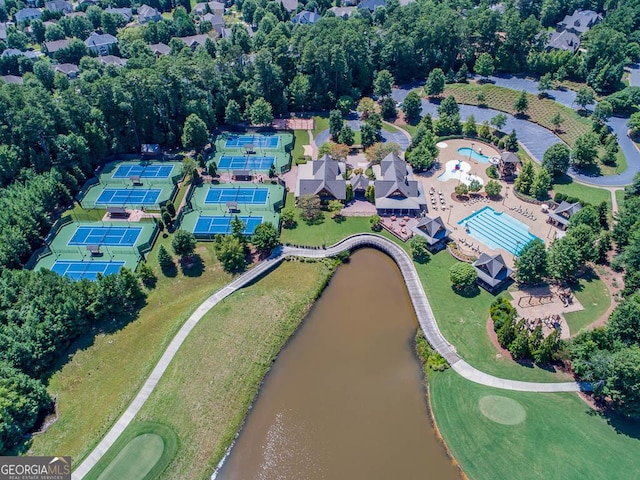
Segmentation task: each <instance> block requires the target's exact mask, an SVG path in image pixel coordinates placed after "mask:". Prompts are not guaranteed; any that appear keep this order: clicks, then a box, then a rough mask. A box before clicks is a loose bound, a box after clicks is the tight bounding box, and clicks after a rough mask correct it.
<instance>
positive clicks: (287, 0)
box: [278, 0, 298, 12]
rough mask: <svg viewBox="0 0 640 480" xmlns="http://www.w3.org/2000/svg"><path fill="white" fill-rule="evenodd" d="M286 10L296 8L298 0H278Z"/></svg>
mask: <svg viewBox="0 0 640 480" xmlns="http://www.w3.org/2000/svg"><path fill="white" fill-rule="evenodd" d="M278 2H279V3H281V4H282V6H283V7H284V9H285V10H286V11H287V12H293V11H294V10H295V9H296V8H298V0H278Z"/></svg>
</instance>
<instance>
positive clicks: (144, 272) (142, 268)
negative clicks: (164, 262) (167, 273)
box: [138, 262, 157, 288]
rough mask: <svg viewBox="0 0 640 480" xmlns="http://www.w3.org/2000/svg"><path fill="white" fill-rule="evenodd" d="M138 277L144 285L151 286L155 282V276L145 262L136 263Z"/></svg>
mask: <svg viewBox="0 0 640 480" xmlns="http://www.w3.org/2000/svg"><path fill="white" fill-rule="evenodd" d="M138 278H139V279H140V281H141V282H142V284H143V285H144V286H145V287H148V288H149V287H152V286H153V285H154V284H155V283H156V280H157V278H156V276H155V274H154V273H153V270H152V268H151V267H150V266H149V264H148V263H147V262H140V264H139V265H138Z"/></svg>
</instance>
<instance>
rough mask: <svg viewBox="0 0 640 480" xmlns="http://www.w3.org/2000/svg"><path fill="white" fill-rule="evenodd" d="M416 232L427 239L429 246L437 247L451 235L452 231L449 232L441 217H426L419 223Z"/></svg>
mask: <svg viewBox="0 0 640 480" xmlns="http://www.w3.org/2000/svg"><path fill="white" fill-rule="evenodd" d="M414 231H417V233H420V234H421V235H422V236H423V237H425V238H426V239H427V242H428V243H429V245H435V244H436V243H438V242H441V241H442V240H444V239H445V238H447V237H448V236H449V235H450V234H451V230H447V227H445V226H444V222H443V221H442V218H441V217H437V218H430V217H424V218H423V219H422V220H420V221H419V222H418V224H417V225H416V227H415V229H414Z"/></svg>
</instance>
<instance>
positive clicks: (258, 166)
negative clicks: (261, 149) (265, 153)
mask: <svg viewBox="0 0 640 480" xmlns="http://www.w3.org/2000/svg"><path fill="white" fill-rule="evenodd" d="M275 161H276V158H275V157H256V156H254V155H247V156H242V155H238V156H234V155H223V156H222V157H220V160H219V161H218V168H220V169H222V170H263V171H265V172H266V171H268V170H269V169H270V168H271V165H273V162H275Z"/></svg>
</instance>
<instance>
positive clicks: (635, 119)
mask: <svg viewBox="0 0 640 480" xmlns="http://www.w3.org/2000/svg"><path fill="white" fill-rule="evenodd" d="M627 127H629V129H631V136H634V137H635V136H636V135H638V132H640V112H636V113H634V114H633V115H631V117H629V121H628V122H627Z"/></svg>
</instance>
